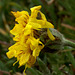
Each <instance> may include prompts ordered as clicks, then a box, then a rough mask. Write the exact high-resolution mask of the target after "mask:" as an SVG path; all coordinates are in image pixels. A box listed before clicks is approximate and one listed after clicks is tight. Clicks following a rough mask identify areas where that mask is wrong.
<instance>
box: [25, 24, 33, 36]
mask: <svg viewBox="0 0 75 75" xmlns="http://www.w3.org/2000/svg"><path fill="white" fill-rule="evenodd" d="M31 32H32V26H30V25H27V26H26V27H25V29H24V35H25V36H26V35H29V34H30V33H31Z"/></svg>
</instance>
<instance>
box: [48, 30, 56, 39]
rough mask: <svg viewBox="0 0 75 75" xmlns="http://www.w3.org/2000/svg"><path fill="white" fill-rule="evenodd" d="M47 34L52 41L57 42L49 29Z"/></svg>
mask: <svg viewBox="0 0 75 75" xmlns="http://www.w3.org/2000/svg"><path fill="white" fill-rule="evenodd" d="M47 34H48V36H49V38H50V39H51V40H55V37H54V36H53V35H52V33H51V32H50V31H49V29H47Z"/></svg>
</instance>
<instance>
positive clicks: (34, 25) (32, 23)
mask: <svg viewBox="0 0 75 75" xmlns="http://www.w3.org/2000/svg"><path fill="white" fill-rule="evenodd" d="M28 25H31V26H32V28H33V29H36V30H40V29H39V28H42V27H41V25H40V24H38V23H34V22H29V23H28Z"/></svg>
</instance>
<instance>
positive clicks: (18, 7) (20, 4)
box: [0, 0, 75, 75]
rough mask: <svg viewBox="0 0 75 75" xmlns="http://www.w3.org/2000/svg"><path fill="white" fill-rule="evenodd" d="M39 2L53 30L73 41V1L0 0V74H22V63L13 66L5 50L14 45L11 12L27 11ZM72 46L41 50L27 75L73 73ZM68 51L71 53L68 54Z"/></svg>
mask: <svg viewBox="0 0 75 75" xmlns="http://www.w3.org/2000/svg"><path fill="white" fill-rule="evenodd" d="M36 5H41V6H42V9H41V11H42V12H43V13H44V14H45V16H46V18H47V20H48V21H49V22H51V23H52V24H53V25H54V26H55V29H57V30H58V31H59V32H61V33H62V34H64V36H65V37H66V38H67V39H69V40H71V41H73V42H75V0H0V75H23V73H22V72H23V70H24V66H23V67H21V68H18V64H16V65H15V66H13V63H14V62H15V61H16V59H15V58H12V59H8V58H7V56H6V52H7V51H8V47H9V46H10V45H11V44H13V43H14V42H13V40H12V37H13V36H12V35H11V34H10V32H9V31H10V29H12V28H13V26H14V24H15V17H14V16H13V15H12V14H11V11H22V10H25V11H28V12H29V13H30V8H31V7H33V6H36ZM74 50H75V49H71V48H70V47H64V50H63V51H62V50H61V51H60V52H56V53H54V52H52V53H42V52H41V53H40V56H39V58H37V61H36V63H35V64H34V66H33V67H32V68H30V69H27V70H26V72H27V75H75V62H74V61H75V59H74V56H75V51H74ZM70 51H71V53H70Z"/></svg>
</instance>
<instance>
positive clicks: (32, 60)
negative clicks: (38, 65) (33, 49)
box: [27, 55, 36, 68]
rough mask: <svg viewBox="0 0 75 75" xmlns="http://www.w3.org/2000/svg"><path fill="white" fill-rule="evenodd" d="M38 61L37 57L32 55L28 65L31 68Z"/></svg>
mask: <svg viewBox="0 0 75 75" xmlns="http://www.w3.org/2000/svg"><path fill="white" fill-rule="evenodd" d="M35 62H36V58H35V57H34V56H32V55H30V59H29V60H28V62H27V67H28V68H30V67H31V66H32V65H33V64H34V63H35Z"/></svg>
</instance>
